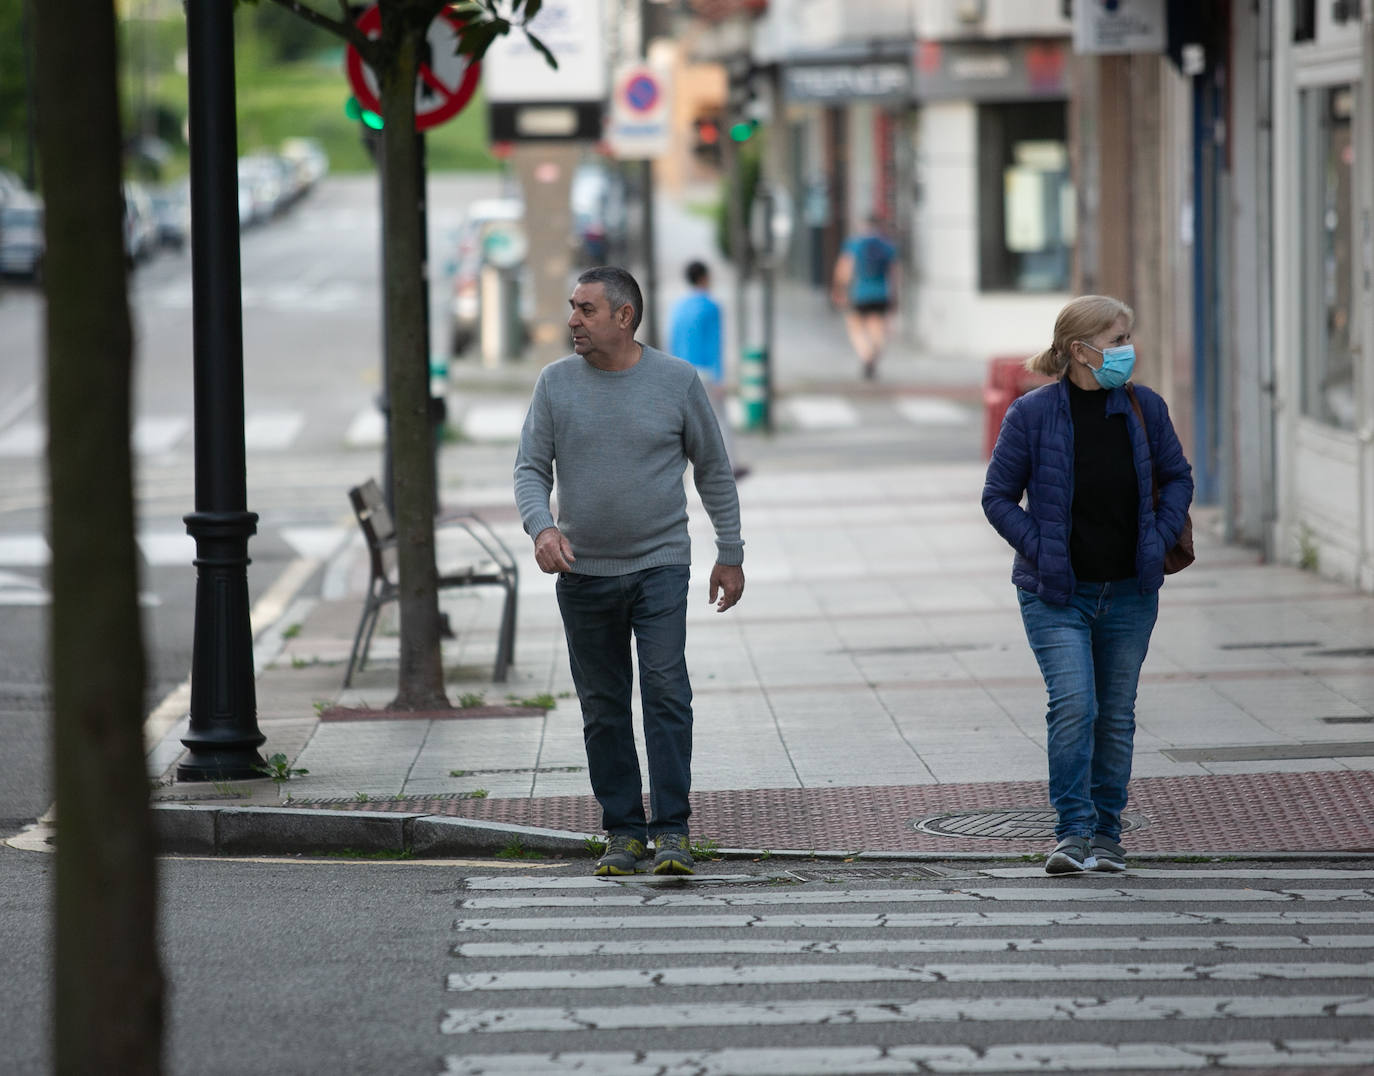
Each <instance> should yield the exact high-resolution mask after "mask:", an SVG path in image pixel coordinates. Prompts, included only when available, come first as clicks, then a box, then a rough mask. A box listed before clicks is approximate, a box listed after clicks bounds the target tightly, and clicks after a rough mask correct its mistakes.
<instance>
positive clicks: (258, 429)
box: [0, 394, 975, 459]
mask: <svg viewBox="0 0 1374 1076" xmlns="http://www.w3.org/2000/svg"><path fill="white" fill-rule="evenodd" d="M528 407H529V398H528V396H519V397H515V396H511V397H496V398H480V397H479V398H475V399H470V398H466V397H464V396H462V395H461V394H455V395H453V396H452V397H451V398H450V400H449V416H450V417H449V422H450V424H451V425H452V426H454V427H455V429H456V431H457V432H458V434H459V436H461V437H462V438H463V439H464V440H467V441H472V442H480V443H507V442H508V443H512V444H513V443H514V442H516V441H517V440H519V438H520V428H521V426H522V425H523V424H524V421H525V412H526V410H527V409H528ZM778 415H779V418H778V422H779V425H780V426H782V427H783V428H791V429H796V430H805V431H808V432H814V433H824V432H827V431H831V432H833V431H843V430H859V429H863V428H865V427H866V426H869V425H871V424H873V423H874V422H875V421H879V422H883V421H886V422H889V423H898V424H904V425H906V426H910V427H913V428H924V429H930V430H935V429H939V428H949V427H953V426H961V425H967V424H968V423H970V422H971V421H973V419H974V417H975V415H974V412H973V410H972V409H971V408H969V407H968V406H965V405H963V404H959V403H955V402H952V401H950V400H945V399H940V398H934V397H896V398H893V399H890V400H888V399H884V400H880V401H876V402H870V403H867V404H865V405H864V406H863V407H860V406H859V405H857V404H855V403H854V402H853V401H851V400H848V399H846V398H844V397H842V396H838V395H836V396H806V395H801V396H792V397H788V398H786V399H784V400H781V401H780V402H779V404H778ZM311 421H312V416H311V415H310V414H309V413H307V412H306V411H304V410H298V409H297V410H293V409H265V410H250V411H248V412H247V413H246V414H245V416H244V429H243V439H244V447H245V449H246V450H247V451H248V452H249V453H250V454H252V453H269V452H286V451H289V450H291V449H293V448H297V447H299V446H300V445H301V443H302V440H303V437H304V436H305V435H306V434H307V430H308V427H309V426H310V423H311ZM315 421H316V422H318V423H320V424H321V428H320V429H319V430H317V431H316V432H315V438H316V439H317V440H318V442H319V443H320V444H322V445H326V446H329V445H332V446H333V447H345V448H365V449H370V448H379V447H381V445H382V444H383V443H384V441H385V438H386V426H385V422H384V420H383V417H382V414H381V412H380V411H378V410H377V409H376V407H374V406H371V405H367V406H364V407H361V408H359V409H358V410H357V411H355V412H354V413H353V415H352V416H351V418H349V419H347V420H346V421H344V422H343V423H338V422H337V421H335V419H333V418H329V417H324V416H321V417H319V418H317V419H315ZM732 421H733V422H734V424H735V425H736V426H743V425H744V413H743V411H742V410H741V409H740V408H738V407H734V408H733V410H732ZM326 427H327V428H326ZM46 445H47V432H46V429H45V427H44V425H43V424H42V423H41V422H40V421H38V420H36V419H25V420H22V421H19V422H14V423H12V424H10V425H8V426H6V427H4V428H3V429H0V459H37V458H39V457H41V456H42V455H43V453H44V452H45V451H46ZM132 446H133V449H134V452H135V454H136V455H138V456H143V457H149V456H151V457H157V456H165V455H168V454H171V453H178V452H179V453H186V454H189V453H190V452H191V451H192V450H193V448H194V430H193V428H192V423H191V420H190V418H189V416H181V415H144V416H139V417H138V418H137V419H136V421H135V423H134V427H133V434H132Z"/></svg>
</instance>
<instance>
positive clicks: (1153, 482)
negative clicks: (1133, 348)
mask: <svg viewBox="0 0 1374 1076" xmlns="http://www.w3.org/2000/svg"><path fill="white" fill-rule="evenodd" d="M1126 395H1127V396H1129V397H1130V398H1131V406H1132V407H1134V408H1135V417H1136V418H1138V419H1140V432H1141V433H1143V434H1144V435H1145V447H1146V448H1147V449H1150V427H1148V426H1146V425H1145V412H1144V411H1142V410H1141V409H1140V401H1139V400H1138V399H1136V395H1135V386H1134V385H1132V384H1131V383H1130V382H1129V381H1128V382H1126ZM1150 486H1151V487H1152V489H1153V492H1154V499H1155V510H1156V511H1158V510H1159V476H1158V475H1157V474H1155V454H1154V450H1153V449H1150Z"/></svg>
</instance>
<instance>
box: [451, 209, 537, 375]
mask: <svg viewBox="0 0 1374 1076" xmlns="http://www.w3.org/2000/svg"><path fill="white" fill-rule="evenodd" d="M524 217H525V205H524V203H523V202H522V201H520V199H518V198H481V199H478V200H477V201H475V202H473V203H472V204H471V205H469V206H468V212H467V216H466V217H465V218H464V220H463V223H462V224H461V225H459V227H458V232H457V234H456V236H455V238H454V250H453V260H452V261H451V262H450V263H449V275H450V276H451V278H452V293H451V295H450V298H449V304H448V305H449V350H450V352H451V354H453V355H455V356H457V355H462V354H463V353H464V352H465V351H467V349H468V348H470V347H471V346H472V343H473V341H474V340H475V339H476V338H477V331H478V326H479V323H480V318H481V313H482V299H481V274H482V264H483V245H482V243H483V239H484V238H486V235H487V233H488V232H489V231H490V230H491V229H492V228H493V227H494V226H498V225H505V224H508V223H511V222H521V221H523V220H524ZM523 290H524V291H525V292H526V293H527V292H528V290H529V289H528V288H526V289H523ZM526 299H528V295H526Z"/></svg>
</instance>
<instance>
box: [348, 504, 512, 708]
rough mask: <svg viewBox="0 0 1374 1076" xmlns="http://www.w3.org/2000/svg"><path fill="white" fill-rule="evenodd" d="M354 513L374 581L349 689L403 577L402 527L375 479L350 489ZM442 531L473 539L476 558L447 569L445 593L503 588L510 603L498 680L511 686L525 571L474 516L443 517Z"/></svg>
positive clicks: (499, 645)
mask: <svg viewBox="0 0 1374 1076" xmlns="http://www.w3.org/2000/svg"><path fill="white" fill-rule="evenodd" d="M348 499H349V501H350V502H351V503H352V505H353V514H354V516H356V517H357V520H358V526H359V527H360V528H362V532H363V538H364V539H365V540H366V541H367V552H368V559H369V561H370V564H371V578H369V580H368V583H367V600H366V602H365V603H364V605H363V615H362V618H361V619H360V620H359V621H358V630H357V632H356V633H355V634H354V636H353V651H352V653H350V654H349V656H348V669H347V671H346V672H345V673H344V681H343V686H344V687H348V686H349V685H350V684H351V683H352V682H353V673H354V670H355V669H362V668H363V667H364V666H365V665H366V664H367V652H368V649H369V648H370V647H371V645H372V633H373V632H374V631H375V630H376V628H377V620H378V618H379V617H380V616H381V611H382V606H384V605H386V604H387V602H393V601H395V600H396V599H397V597H398V596H399V595H400V579H399V576H398V573H397V569H396V526H395V524H394V523H393V522H392V519H391V513H390V512H389V511H388V510H387V507H386V499H385V498H384V497H383V496H382V491H381V489H380V488H379V487H378V485H377V483H376V481H374V480H373V479H371V478H369V479H368V480H367V481H366V482H364V483H363V484H362V485H360V486H354V487H353V488H352V489H350V490H349V491H348ZM435 524H436V529H438V530H440V531H442V530H443V529H445V528H450V527H452V528H458V529H460V530H461V531H463V532H464V533H465V534H466V535H467V537H468V538H469V539H470V544H471V545H472V546H473V549H474V554H475V557H476V559H474V560H472V561H471V562H469V563H464V564H461V565H452V566H446V567H445V568H444V569H443V570H441V572H440V574H439V589H440V590H447V589H449V588H451V587H480V586H496V587H502V588H503V589H504V590H505V592H506V595H505V602H504V604H503V606H502V610H501V627H500V630H499V632H498V635H497V640H496V664H495V666H494V668H493V669H492V679H493V680H494V681H496V682H497V683H498V684H499V683H505V680H506V670H507V668H508V667H509V666H510V664H511V663H512V662H513V661H514V660H515V611H516V593H517V591H518V589H519V584H520V570H519V568H518V567H517V566H516V563H515V558H514V557H513V556H511V552H510V549H509V548H508V547H507V546H506V544H505V543H504V542H502V541H501V539H500V538H498V537H497V536H496V532H495V531H493V530H492V529H491V527H490V526H489V525H488V524H487V523H486V522H485V521H484V520H483V519H482V518H481V517H480V516H478V515H476V514H475V513H472V512H453V513H447V514H445V515H443V516H441V517H439V518H438V519H437V520H436V521H435Z"/></svg>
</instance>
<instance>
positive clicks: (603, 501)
mask: <svg viewBox="0 0 1374 1076" xmlns="http://www.w3.org/2000/svg"><path fill="white" fill-rule="evenodd" d="M570 304H571V306H572V313H571V315H570V316H569V318H568V327H569V328H570V329H571V330H572V338H573V351H574V352H576V354H574V355H569V356H567V357H565V358H562V359H559V360H558V361H557V362H553V363H550V364H549V365H548V366H547V367H545V368H544V370H543V372H542V373H541V374H540V375H539V381H538V383H537V384H536V385H535V387H534V398H533V399H532V400H531V402H530V409H529V413H528V414H527V415H526V417H525V426H524V429H523V430H522V432H521V434H520V451H519V454H518V456H517V457H516V461H515V503H516V506H517V507H518V508H519V510H520V517H521V519H522V520H523V521H524V525H525V531H526V533H528V534H529V536H530V537H531V538H533V539H534V559H535V563H537V564H538V565H539V567H540V569H541V570H542V571H545V572H549V573H557V574H558V584H557V591H558V608H559V612H560V613H561V614H562V616H563V630H564V634H565V635H566V636H567V640H568V657H569V660H570V663H571V665H572V677H573V683H574V685H575V686H576V688H577V697H578V700H579V701H580V703H581V705H582V732H583V739H584V741H585V743H586V748H587V770H588V774H589V776H590V778H591V783H592V792H593V793H594V794H595V795H596V798H597V802H598V803H600V804H601V819H602V826H603V827H604V828H605V830H606V833H607V837H608V841H607V847H606V853H605V855H603V856H602V857H601V859H599V860H598V861H597V865H596V873H597V874H601V875H608V874H634V873H635V872H636V871H638V870H639V869H640V864H641V861H643V860H645V859H647V857H648V850H647V846H646V841H647V839H649V838H652V839H653V842H654V848H655V855H654V862H653V872H654V873H655V874H691V873H692V872H693V870H694V864H693V861H692V855H691V851H690V845H689V842H688V837H687V833H688V829H687V819H688V816H689V815H690V814H691V808H690V806H689V804H688V793H689V791H690V789H691V783H692V778H691V765H692V686H691V683H690V681H689V680H688V676H687V660H686V653H685V652H686V645H687V584H688V578H689V575H690V571H691V563H692V551H691V543H690V541H689V539H688V536H687V494H686V490H685V489H684V488H683V481H682V479H683V474H684V473H685V471H686V469H687V464H688V462H689V461H690V462H691V463H692V465H693V478H694V481H695V483H696V488H697V492H698V493H699V494H700V496H701V501H702V504H703V505H704V506H705V508H706V511H707V514H708V515H709V516H710V517H711V523H712V525H713V526H714V528H715V532H716V563H715V566H714V567H713V568H712V569H711V580H710V601H711V603H712V604H714V605H715V606H716V609H717V610H718V611H719V612H722V613H723V612H725V610H727V609H729V608H731V607H732V606H733V605H734V604H735V603H736V602H738V601H739V599H740V595H741V594H742V593H743V592H744V569H743V568H742V567H741V564H742V563H743V561H744V542H743V541H742V540H741V539H740V528H739V498H738V496H737V495H736V492H735V479H734V475H733V474H732V473H731V468H730V461H729V458H728V457H727V456H726V453H725V445H724V442H723V441H722V438H721V432H720V426H719V424H718V423H717V421H716V417H715V414H714V412H713V411H712V410H711V401H710V400H709V399H708V397H707V395H706V389H705V388H704V387H703V385H702V383H701V379H700V378H699V377H698V376H697V373H696V370H695V369H694V368H693V367H692V366H691V365H690V364H689V363H687V362H684V361H683V360H681V359H675V358H673V357H672V356H670V355H667V354H664V353H663V352H662V351H658V350H656V349H654V348H651V347H645V346H643V345H641V344H638V343H636V342H635V338H634V334H635V330H636V329H637V328H638V327H639V321H640V318H641V317H642V316H643V312H644V300H643V298H642V296H641V295H640V291H639V285H638V284H636V283H635V279H634V277H632V276H631V275H630V274H629V273H627V272H626V271H625V270H624V269H619V268H614V267H610V266H602V267H599V268H596V269H588V270H587V271H586V272H584V273H583V274H582V275H581V276H579V277H578V279H577V287H576V289H575V290H574V291H573V294H572V298H571V300H570ZM555 465H556V466H557V488H558V518H557V520H555V519H554V516H553V514H552V513H551V512H550V510H549V498H550V495H551V494H552V493H553V490H554V474H555V472H554V468H555ZM631 636H633V638H634V640H635V644H636V647H637V650H638V654H639V691H640V701H641V703H642V708H643V712H644V744H645V747H646V749H647V751H648V755H649V816H648V818H647V819H646V818H645V813H644V801H643V793H642V789H641V783H640V776H639V756H638V754H637V752H636V751H635V741H634V728H633V724H632V720H631V693H632V690H633V681H634V670H633V665H632V663H631V659H630V639H631Z"/></svg>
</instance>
